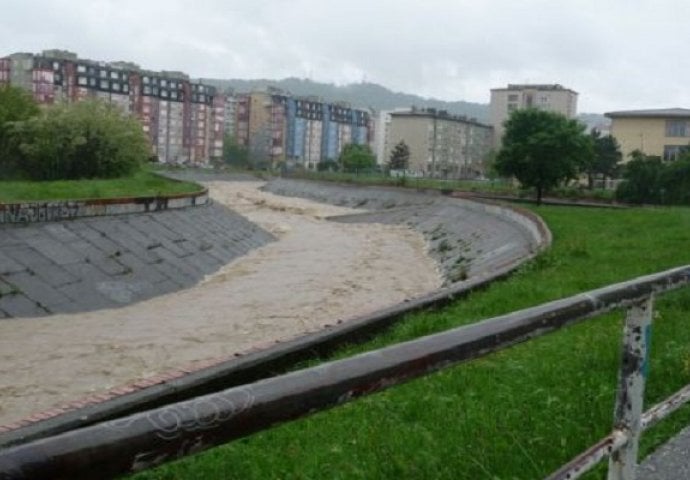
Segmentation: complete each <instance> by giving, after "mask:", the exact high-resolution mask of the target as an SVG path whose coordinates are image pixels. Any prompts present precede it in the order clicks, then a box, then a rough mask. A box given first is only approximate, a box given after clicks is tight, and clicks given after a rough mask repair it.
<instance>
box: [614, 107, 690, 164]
mask: <svg viewBox="0 0 690 480" xmlns="http://www.w3.org/2000/svg"><path fill="white" fill-rule="evenodd" d="M606 116H607V117H608V118H610V119H611V135H613V137H614V138H615V139H616V140H617V141H618V143H619V145H620V148H621V153H622V154H623V161H627V160H629V159H630V154H631V153H632V152H633V151H635V150H639V151H641V152H642V153H644V154H646V155H653V156H658V157H661V158H662V159H664V160H675V159H676V158H677V157H678V154H679V153H680V151H681V150H683V149H686V148H688V147H689V146H690V109H687V108H662V109H652V110H627V111H620V112H609V113H607V114H606Z"/></svg>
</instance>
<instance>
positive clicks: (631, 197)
mask: <svg viewBox="0 0 690 480" xmlns="http://www.w3.org/2000/svg"><path fill="white" fill-rule="evenodd" d="M630 157H631V158H632V159H631V160H630V161H629V162H628V163H626V164H625V169H624V170H623V181H622V182H621V183H620V185H618V188H617V189H616V198H618V199H619V200H623V201H625V202H631V203H660V202H661V197H662V195H661V176H662V173H663V170H664V165H663V163H662V162H661V158H659V157H651V156H647V155H645V154H644V153H642V152H641V151H639V150H635V151H633V152H632V153H631V154H630Z"/></svg>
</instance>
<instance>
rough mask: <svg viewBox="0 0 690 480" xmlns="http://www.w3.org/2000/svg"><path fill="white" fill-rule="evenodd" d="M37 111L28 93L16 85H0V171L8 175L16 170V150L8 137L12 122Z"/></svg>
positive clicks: (29, 116)
mask: <svg viewBox="0 0 690 480" xmlns="http://www.w3.org/2000/svg"><path fill="white" fill-rule="evenodd" d="M39 111H40V110H39V108H38V106H37V105H36V102H34V100H33V98H31V95H29V93H27V92H25V91H24V90H22V89H20V88H16V87H10V86H0V173H2V174H5V175H9V174H12V173H14V170H16V164H15V160H16V156H17V152H16V149H15V145H14V144H13V143H12V142H11V138H10V132H11V131H12V125H13V123H14V122H20V121H23V120H28V119H29V118H31V117H33V116H36V115H38V113H39Z"/></svg>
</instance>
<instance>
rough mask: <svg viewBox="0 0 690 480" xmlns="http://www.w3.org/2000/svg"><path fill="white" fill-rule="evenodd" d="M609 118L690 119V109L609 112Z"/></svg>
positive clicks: (607, 114)
mask: <svg viewBox="0 0 690 480" xmlns="http://www.w3.org/2000/svg"><path fill="white" fill-rule="evenodd" d="M604 115H606V116H607V117H609V118H629V117H633V118H666V117H674V118H690V108H651V109H648V110H621V111H618V112H607V113H605V114H604Z"/></svg>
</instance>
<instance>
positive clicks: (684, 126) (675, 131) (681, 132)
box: [666, 120, 690, 137]
mask: <svg viewBox="0 0 690 480" xmlns="http://www.w3.org/2000/svg"><path fill="white" fill-rule="evenodd" d="M666 136H667V137H689V136H690V130H689V129H688V122H687V121H686V120H666Z"/></svg>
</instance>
